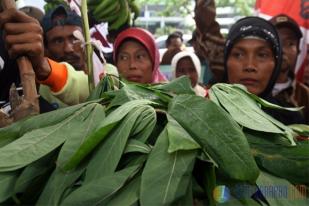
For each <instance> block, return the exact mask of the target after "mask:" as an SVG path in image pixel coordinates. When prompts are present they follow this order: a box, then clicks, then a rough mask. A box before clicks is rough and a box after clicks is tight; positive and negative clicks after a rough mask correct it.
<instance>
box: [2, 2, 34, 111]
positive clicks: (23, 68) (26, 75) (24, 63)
mask: <svg viewBox="0 0 309 206" xmlns="http://www.w3.org/2000/svg"><path fill="white" fill-rule="evenodd" d="M1 6H2V10H6V9H10V8H16V5H15V0H1ZM17 65H18V68H19V75H20V80H21V84H22V87H23V94H24V100H26V101H27V102H28V103H30V105H32V110H33V111H32V112H31V113H32V114H33V112H35V113H39V101H38V93H37V90H36V84H35V73H34V70H33V67H32V64H31V62H30V61H29V59H28V58H27V57H25V56H23V57H19V58H17Z"/></svg>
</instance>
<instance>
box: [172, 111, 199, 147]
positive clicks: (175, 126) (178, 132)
mask: <svg viewBox="0 0 309 206" xmlns="http://www.w3.org/2000/svg"><path fill="white" fill-rule="evenodd" d="M167 119H168V123H167V133H168V141H169V147H168V152H169V153H173V152H175V151H178V150H194V149H200V148H201V146H200V145H199V144H198V143H197V142H196V141H195V140H194V139H193V138H192V137H191V136H190V135H189V134H188V132H187V131H186V130H185V129H184V128H183V127H182V126H180V124H179V123H178V122H177V121H176V120H175V119H174V118H173V117H172V116H170V115H167Z"/></svg>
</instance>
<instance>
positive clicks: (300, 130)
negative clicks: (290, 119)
mask: <svg viewBox="0 0 309 206" xmlns="http://www.w3.org/2000/svg"><path fill="white" fill-rule="evenodd" d="M289 127H290V128H291V129H292V130H293V131H295V132H296V133H297V134H299V135H304V136H309V125H307V124H293V125H289Z"/></svg>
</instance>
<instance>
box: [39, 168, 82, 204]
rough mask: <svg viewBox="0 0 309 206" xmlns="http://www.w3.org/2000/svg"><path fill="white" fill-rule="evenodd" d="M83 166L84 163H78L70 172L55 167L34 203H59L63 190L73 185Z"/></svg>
mask: <svg viewBox="0 0 309 206" xmlns="http://www.w3.org/2000/svg"><path fill="white" fill-rule="evenodd" d="M85 166H86V164H85V165H80V166H78V167H77V168H76V169H75V170H73V171H70V172H63V171H62V170H61V169H60V168H56V169H55V170H54V172H53V173H52V175H51V176H50V178H49V180H48V182H47V184H46V186H45V188H44V190H43V192H42V194H41V195H40V198H39V200H38V201H37V203H36V205H54V206H56V205H59V204H60V202H61V198H62V195H63V194H64V193H65V190H66V189H69V188H71V187H73V186H74V183H75V182H76V181H77V180H78V179H79V178H80V176H81V175H82V174H83V172H84V171H85Z"/></svg>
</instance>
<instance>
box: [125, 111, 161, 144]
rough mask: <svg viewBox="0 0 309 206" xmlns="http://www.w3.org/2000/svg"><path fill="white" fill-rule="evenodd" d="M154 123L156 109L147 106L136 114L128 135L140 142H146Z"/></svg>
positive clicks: (155, 120)
mask: <svg viewBox="0 0 309 206" xmlns="http://www.w3.org/2000/svg"><path fill="white" fill-rule="evenodd" d="M156 123H157V115H156V111H155V110H154V109H153V108H149V109H147V110H145V111H143V112H142V113H141V115H139V116H138V118H137V120H136V123H135V124H134V127H133V129H132V134H131V135H130V136H131V137H132V138H134V139H136V140H139V141H141V142H146V141H147V140H148V138H149V136H150V135H151V134H152V132H153V130H154V128H155V126H156Z"/></svg>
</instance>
